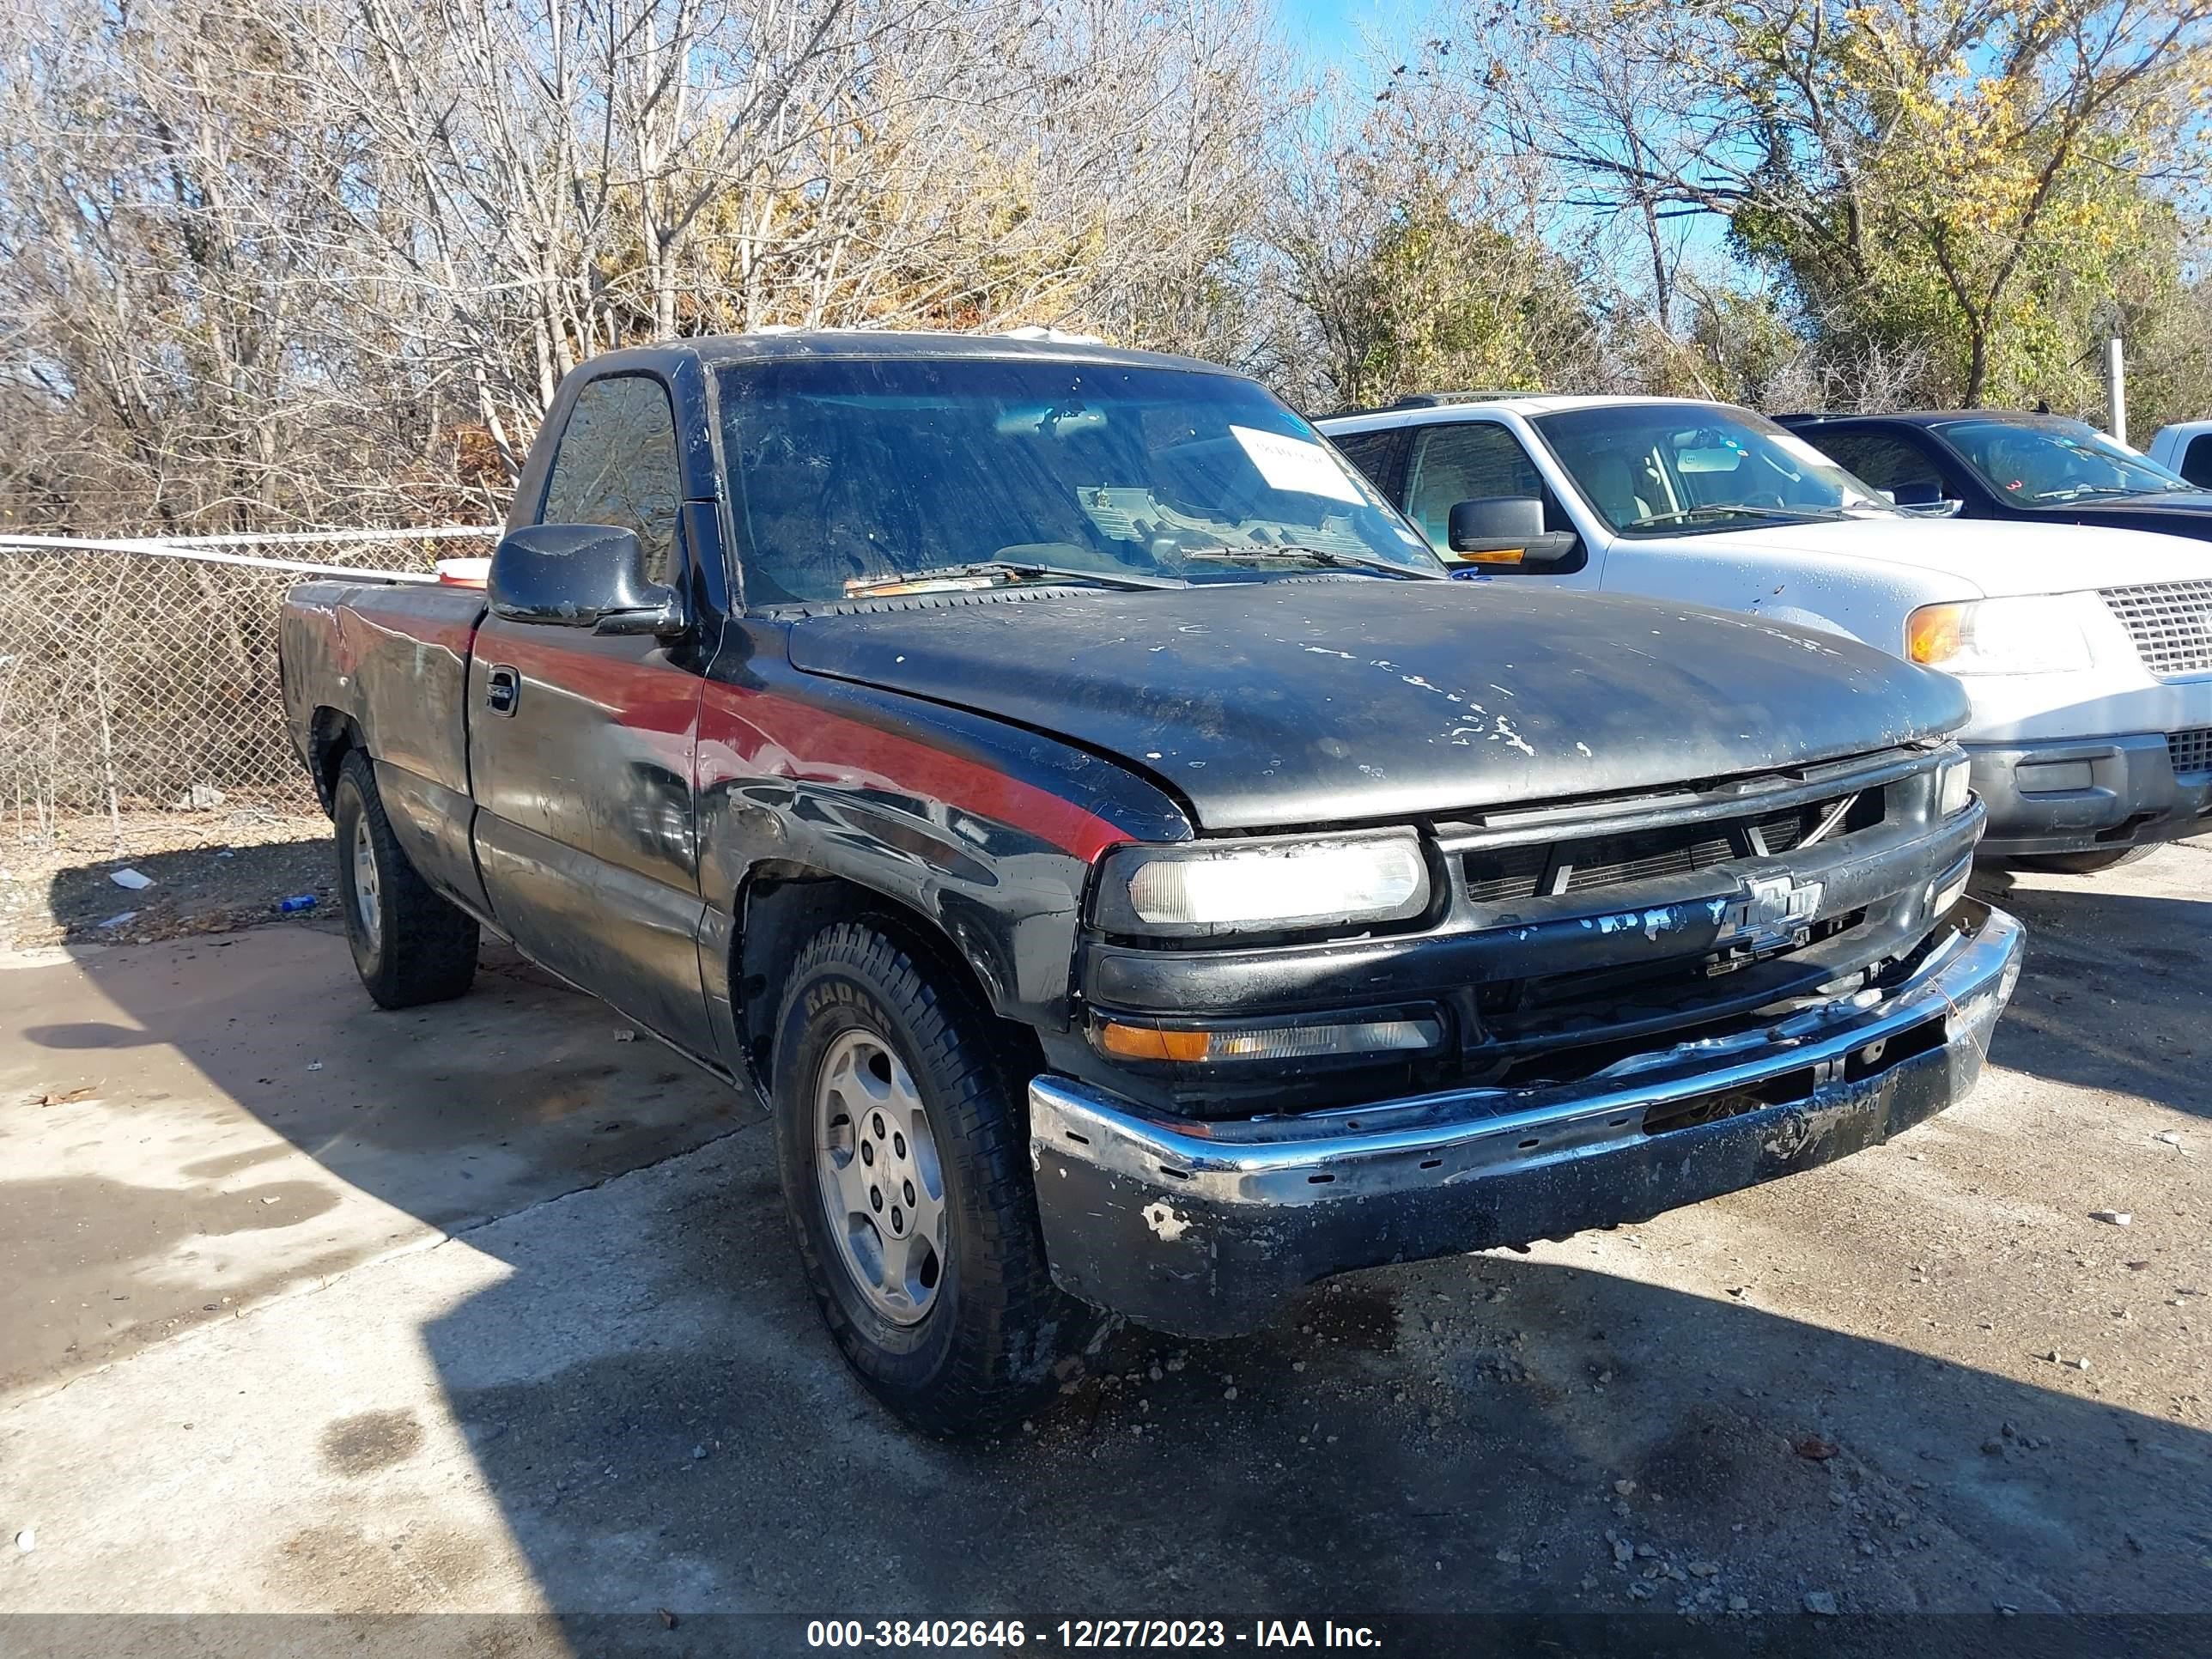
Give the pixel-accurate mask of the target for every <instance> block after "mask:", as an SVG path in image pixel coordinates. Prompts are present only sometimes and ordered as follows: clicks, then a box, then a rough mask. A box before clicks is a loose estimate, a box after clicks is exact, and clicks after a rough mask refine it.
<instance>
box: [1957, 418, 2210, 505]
mask: <svg viewBox="0 0 2212 1659" xmlns="http://www.w3.org/2000/svg"><path fill="white" fill-rule="evenodd" d="M1936 430H1937V431H1939V432H1941V433H1942V435H1943V439H1944V441H1945V442H1947V443H1948V444H1949V445H1950V446H1951V447H1952V448H1954V450H1956V451H1958V453H1960V455H1961V456H1963V457H1965V459H1966V465H1968V466H1971V467H1972V468H1973V470H1974V471H1976V472H1978V473H1979V474H1980V475H1981V477H1982V480H1983V482H1984V483H1987V484H1988V485H1989V487H1990V489H1993V490H1995V491H1996V495H1997V498H1998V499H1999V500H2000V501H2024V502H2027V503H2029V504H2031V505H2033V506H2038V507H2049V506H2051V505H2054V504H2057V503H2059V502H2064V501H2087V500H2093V499H2095V498H2096V497H2099V496H2121V495H2166V494H2168V493H2170V492H2172V491H2174V490H2178V489H2194V488H2195V486H2194V485H2192V484H2191V483H2187V482H2186V481H2185V480H2184V479H2183V478H2181V477H2179V476H2178V475H2177V474H2174V473H2172V472H2169V471H2166V469H2165V468H2164V467H2162V466H2160V465H2159V464H2158V463H2157V462H2156V461H2154V460H2152V459H2150V458H2149V457H2148V455H2141V454H2138V453H2136V452H2135V451H2134V450H2132V449H2129V448H2127V447H2124V445H2120V444H2116V443H2114V442H2113V441H2112V440H2111V439H2110V438H2108V437H2106V435H2104V434H2103V433H2101V432H2100V431H2098V430H2097V429H2096V428H2094V427H2093V426H2091V425H2089V424H2088V423H2087V422H2086V421H2058V420H2045V421H2025V420H2023V421H2003V420H1972V421H1951V422H1946V423H1945V424H1944V425H1942V426H1941V427H1938V428H1936Z"/></svg>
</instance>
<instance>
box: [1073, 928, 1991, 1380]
mask: <svg viewBox="0 0 2212 1659" xmlns="http://www.w3.org/2000/svg"><path fill="white" fill-rule="evenodd" d="M2020 953H2021V928H2020V924H2019V923H2017V922H2016V921H2014V920H2013V919H2012V918H2011V917H2010V916H2008V915H2005V914H2004V913H2003V912H2002V911H1999V910H1993V909H1990V908H1987V907H1986V906H1984V905H1981V904H1978V903H1976V902H1972V901H1967V902H1962V903H1961V904H1960V906H1959V908H1958V909H1957V910H1956V911H1954V913H1953V915H1952V917H1951V918H1950V919H1949V921H1947V923H1946V924H1945V928H1944V929H1943V930H1942V931H1941V932H1940V933H1939V934H1938V935H1937V937H1936V939H1935V941H1934V942H1933V943H1932V945H1931V946H1930V947H1929V950H1928V951H1927V952H1926V954H1925V955H1924V956H1923V957H1922V958H1921V960H1920V961H1919V963H1917V966H1915V967H1914V968H1913V969H1912V970H1911V973H1910V974H1909V975H1907V976H1905V978H1903V979H1902V980H1900V981H1899V982H1898V983H1896V984H1893V985H1892V986H1890V987H1886V988H1884V989H1882V990H1880V991H1862V992H1860V993H1857V994H1855V995H1853V996H1850V997H1846V998H1839V999H1837V1000H1832V1001H1829V1002H1825V1003H1820V1004H1816V1005H1814V1006H1809V1007H1805V1008H1801V1009H1798V1010H1796V1011H1794V1012H1790V1013H1788V1014H1787V1015H1786V1016H1784V1017H1782V1018H1779V1019H1778V1021H1777V1023H1775V1024H1772V1025H1771V1026H1767V1027H1765V1028H1763V1029H1761V1030H1756V1031H1751V1032H1747V1033H1744V1034H1742V1035H1741V1036H1734V1037H1728V1038H1712V1039H1706V1040H1704V1041H1701V1042H1685V1043H1681V1044H1680V1045H1678V1046H1676V1047H1674V1048H1668V1049H1662V1050H1657V1051H1655V1052H1653V1053H1650V1054H1642V1055H1638V1056H1635V1057H1634V1058H1632V1059H1631V1060H1624V1061H1622V1062H1620V1063H1619V1064H1618V1065H1615V1066H1611V1067H1608V1068H1607V1070H1606V1071H1604V1072H1601V1073H1599V1074H1598V1075H1596V1076H1595V1077H1593V1078H1589V1079H1584V1080H1583V1081H1581V1082H1578V1083H1575V1084H1570V1085H1556V1086H1551V1087H1545V1088H1533V1089H1532V1088H1521V1089H1500V1088H1475V1089H1463V1090H1455V1091H1449V1092H1445V1093H1441V1094H1434V1095H1428V1096H1421V1097H1412V1098H1408V1099H1404V1100H1395V1101H1386V1102H1377V1103H1373V1104H1370V1105H1368V1106H1364V1107H1352V1108H1346V1109H1340V1110H1334V1111H1330V1112H1326V1113H1316V1114H1313V1115H1307V1116H1301V1117H1283V1116H1278V1117H1260V1118H1250V1119H1245V1120H1243V1121H1236V1122H1199V1121H1189V1120H1183V1119H1176V1118H1171V1117H1169V1116H1167V1115H1163V1114H1158V1113H1154V1112H1152V1111H1149V1110H1147V1109H1145V1108H1143V1107H1140V1106H1138V1105H1135V1104H1134V1103H1131V1102H1129V1101H1127V1100H1124V1099H1121V1097H1117V1096H1115V1095H1112V1094H1109V1093H1108V1092H1107V1091H1103V1090H1101V1089H1097V1088H1094V1087H1092V1086H1091V1085H1085V1084H1080V1083H1076V1082H1073V1081H1071V1080H1070V1079H1066V1078H1061V1077H1056V1076H1044V1077H1039V1078H1037V1079H1035V1080H1034V1081H1032V1082H1031V1083H1030V1158H1031V1162H1032V1163H1033V1164H1034V1165H1035V1168H1036V1183H1037V1205H1038V1212H1039V1214H1040V1216H1041V1218H1042V1222H1043V1227H1044V1237H1045V1246H1046V1249H1047V1252H1048V1255H1049V1256H1050V1258H1051V1261H1052V1271H1053V1277H1054V1279H1056V1280H1057V1281H1058V1282H1059V1283H1060V1285H1061V1287H1062V1288H1064V1289H1066V1290H1067V1291H1070V1292H1072V1293H1073V1294H1074V1295H1076V1296H1079V1297H1082V1298H1083V1299H1085V1301H1088V1302H1091V1303H1094V1304H1097V1305H1099V1306H1101V1307H1104V1308H1109V1309H1112V1310H1115V1311H1116V1312H1120V1313H1124V1314H1127V1315H1128V1316H1130V1317H1131V1318H1133V1319H1135V1320H1138V1321H1139V1322H1142V1323H1144V1324H1146V1325H1151V1326H1155V1327H1157V1328H1159V1329H1162V1330H1165V1331H1170V1332H1173V1333H1176V1334H1180V1335H1185V1336H1194V1337H1220V1336H1231V1335H1236V1334H1240V1333H1243V1332H1246V1331H1249V1330H1253V1329H1255V1328H1258V1327H1260V1326H1261V1325H1263V1324H1265V1323H1266V1322H1267V1320H1268V1318H1269V1317H1270V1316H1271V1315H1272V1313H1273V1310H1274V1308H1275V1306H1276V1304H1278V1303H1279V1302H1280V1300H1281V1299H1282V1298H1283V1297H1285V1296H1287V1295H1288V1294H1289V1293H1291V1291H1296V1290H1297V1289H1298V1288H1299V1287H1300V1286H1302V1285H1308V1284H1310V1283H1312V1282H1313V1281H1314V1280H1316V1279H1324V1278H1327V1277H1328V1276H1329V1275H1330V1274H1332V1273H1345V1272H1348V1271H1350V1270H1351V1269H1352V1268H1356V1267H1373V1266H1376V1265H1379V1264H1381V1263H1383V1262H1387V1261H1419V1260H1422V1259H1425V1258H1427V1257H1431V1256H1437V1255H1454V1254H1457V1253H1461V1252H1464V1251H1469V1250H1480V1249H1489V1248H1492V1247H1493V1246H1496V1245H1500V1244H1516V1243H1524V1242H1526V1241H1528V1240H1531V1239H1537V1238H1556V1237H1565V1236H1566V1235H1568V1234H1571V1233H1574V1232H1578V1231H1582V1230H1583V1229H1584V1228H1588V1227H1594V1226H1604V1225H1611V1224H1613V1223H1616V1222H1623V1221H1638V1220H1643V1219H1645V1218H1649V1217H1650V1216H1654V1215H1657V1214H1659V1213H1661V1212H1662V1211H1666V1210H1670V1209H1674V1208H1675V1207H1676V1206H1680V1205H1684V1204H1691V1203H1695V1202H1697V1201H1699V1200H1702V1199H1706V1198H1711V1197H1714V1196H1717V1194H1722V1193H1727V1192H1733V1191H1735V1190H1736V1189H1737V1188H1742V1187H1748V1186H1752V1185H1754V1184H1756V1183H1757V1182H1762V1181H1771V1180H1772V1179H1774V1178H1775V1177H1776V1176H1784V1175H1790V1174H1794V1173H1796V1171H1798V1170H1808V1169H1812V1168H1814V1167H1815V1166H1816V1165H1819V1164H1826V1163H1829V1162H1831V1161H1832V1160H1833V1159H1835V1158H1842V1157H1844V1156H1845V1155H1847V1154H1849V1153H1851V1152H1858V1151H1860V1150H1861V1149H1863V1148H1864V1147H1867V1146H1874V1145H1876V1144H1878V1143H1880V1142H1881V1141H1884V1140H1887V1139H1889V1137H1890V1136H1892V1135H1893V1134H1896V1133H1899V1131H1901V1130H1904V1129H1907V1128H1910V1127H1911V1126H1912V1125H1914V1124H1916V1123H1917V1122H1920V1121H1922V1120H1923V1119H1924V1118H1927V1117H1929V1116H1932V1115H1934V1114H1936V1113H1937V1112H1939V1111H1942V1109H1944V1108H1945V1107H1946V1106H1948V1105H1950V1104H1951V1103H1953V1102H1954V1101H1956V1100H1959V1099H1960V1098H1962V1097H1964V1096H1965V1095H1966V1092H1967V1091H1969V1090H1971V1089H1972V1087H1973V1085H1974V1083H1975V1081H1976V1079H1978V1078H1979V1076H1980V1075H1981V1069H1982V1061H1983V1057H1984V1054H1986V1052H1987V1050H1988V1048H1989V1040H1990V1029H1991V1028H1992V1027H1993V1026H1994V1025H1995V1024H1996V1019H1997V1016H1998V1015H1999V1014H2000V1013H2001V1012H2002V1011H2003V1009H2004V1006H2005V1004H2006V1002H2007V1001H2008V1000H2010V998H2011V995H2012V990H2013V986H2014V983H2015V981H2016V980H2017V979H2018V977H2019V973H2020ZM1678 1125H1679V1127H1675V1126H1678Z"/></svg>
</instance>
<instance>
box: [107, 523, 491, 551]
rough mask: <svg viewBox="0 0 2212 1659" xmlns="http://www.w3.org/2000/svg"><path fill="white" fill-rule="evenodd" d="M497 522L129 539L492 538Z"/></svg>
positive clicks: (166, 543)
mask: <svg viewBox="0 0 2212 1659" xmlns="http://www.w3.org/2000/svg"><path fill="white" fill-rule="evenodd" d="M504 533H506V532H505V530H504V528H503V526H499V525H495V524H448V525H439V526H434V527H432V528H430V529H427V530H270V531H253V532H247V533H246V534H243V535H236V536H142V537H131V538H125V539H128V540H131V541H137V542H143V543H144V544H147V545H149V546H154V547H252V546H255V545H257V544H260V545H267V546H272V547H273V546H275V545H276V544H280V543H303V542H413V541H437V540H440V539H441V538H445V537H447V536H474V537H477V538H480V539H482V540H485V541H490V540H493V539H495V538H498V537H499V536H501V535H503V534H504Z"/></svg>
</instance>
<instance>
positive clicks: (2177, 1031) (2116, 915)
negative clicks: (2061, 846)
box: [1973, 870, 2212, 1118]
mask: <svg viewBox="0 0 2212 1659" xmlns="http://www.w3.org/2000/svg"><path fill="white" fill-rule="evenodd" d="M2060 882H2061V883H2063V884H2053V883H2046V882H2037V883H2034V884H2026V883H2023V882H2021V880H2020V879H2019V878H2015V877H2014V876H2012V875H2010V874H2008V873H2007V872H2003V871H1990V870H1977V872H1975V878H1974V887H1973V890H1974V892H1975V893H1976V894H1977V895H1978V896H1980V897H1982V898H1984V899H1987V900H1988V901H1989V902H1991V903H1993V904H1997V905H2001V906H2002V907H2003V908H2005V909H2007V910H2009V911H2011V912H2012V913H2013V914H2014V915H2017V916H2019V917H2020V918H2021V921H2024V922H2026V923H2027V926H2028V946H2027V963H2026V966H2025V967H2024V968H2023V969H2021V981H2020V989H2019V990H2018V992H2017V993H2015V996H2014V999H2013V1004H2012V1007H2011V1009H2010V1010H2009V1011H2008V1012H2007V1014H2006V1016H2005V1018H2004V1020H2003V1022H2002V1024H2000V1025H1999V1026H1998V1027H1997V1036H1996V1044H1995V1046H1994V1050H1993V1054H1992V1058H1993V1059H1994V1060H1996V1063H1997V1064H1999V1065H2001V1066H2012V1067H2014V1068H2015V1069H2017V1070H2020V1071H2023V1072H2032V1073H2034V1074H2035V1075H2036V1076H2038V1077H2043V1078H2049V1079H2051V1080H2052V1081H2054V1082H2059V1083H2072V1084H2078V1085H2081V1086H2083V1087H2085V1088H2091V1089H2112V1090H2119V1091H2124V1092H2126V1093H2128V1094H2132V1095H2140V1096H2142V1097H2143V1098H2144V1099H2146V1100H2154V1101H2157V1102H2158V1103H2160V1104H2161V1105H2165V1106H2171V1107H2172V1108H2173V1109H2175V1110H2177V1111H2183V1112H2189V1113H2192V1114H2194V1115H2197V1116H2198V1117H2206V1118H2212V1088H2208V1087H2207V1085H2206V1082H2205V1077H2206V1073H2207V1070H2208V1067H2212V1029H2208V1026H2207V1024H2206V1015H2207V1013H2208V1012H2212V1001H2208V1000H2207V995H2206V990H2207V986H2206V980H2205V965H2206V962H2207V945H2206V941H2207V940H2208V939H2212V902H2208V901H2207V900H2205V899H2203V898H2195V897H2174V896H2160V895H2151V894H2144V893H2131V892H2120V891H2116V890H2114V889H2113V886H2112V880H2111V878H2101V879H2100V878H2098V877H2072V878H2060Z"/></svg>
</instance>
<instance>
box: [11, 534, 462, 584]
mask: <svg viewBox="0 0 2212 1659" xmlns="http://www.w3.org/2000/svg"><path fill="white" fill-rule="evenodd" d="M499 533H500V532H499V531H498V530H497V529H496V528H492V529H484V530H477V529H454V528H446V529H439V530H428V531H425V530H397V531H380V530H371V531H360V530H337V531H319V532H296V533H294V534H290V535H270V536H210V537H203V538H195V539H190V540H187V539H183V538H179V539H177V540H173V541H162V540H158V539H155V538H150V537H137V538H94V537H86V536H0V550H9V551H14V552H28V553H39V552H50V551H51V552H58V553H71V552H74V553H135V554H139V555H142V556H146V557H149V558H156V559H191V560H194V561H196V562H200V563H204V564H228V565H242V566H245V567H246V568H249V569H253V570H289V571H292V572H294V573H295V574H301V575H307V576H346V577H351V578H352V579H354V580H356V581H371V582H375V581H385V582H435V581H436V580H438V579H437V577H436V576H435V575H434V574H429V573H428V572H426V571H420V570H374V569H368V568H363V567H361V566H357V565H344V564H308V563H304V562H301V561H299V560H296V559H257V558H254V557H252V556H250V555H247V554H244V553H218V552H216V551H213V550H212V549H211V547H210V545H209V544H213V543H218V542H220V543H226V544H234V545H235V544H241V543H242V544H248V545H251V544H253V543H256V542H286V541H302V540H323V541H404V540H406V539H408V538H413V537H426V536H477V537H483V538H489V537H494V536H496V535H498V534H499Z"/></svg>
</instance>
